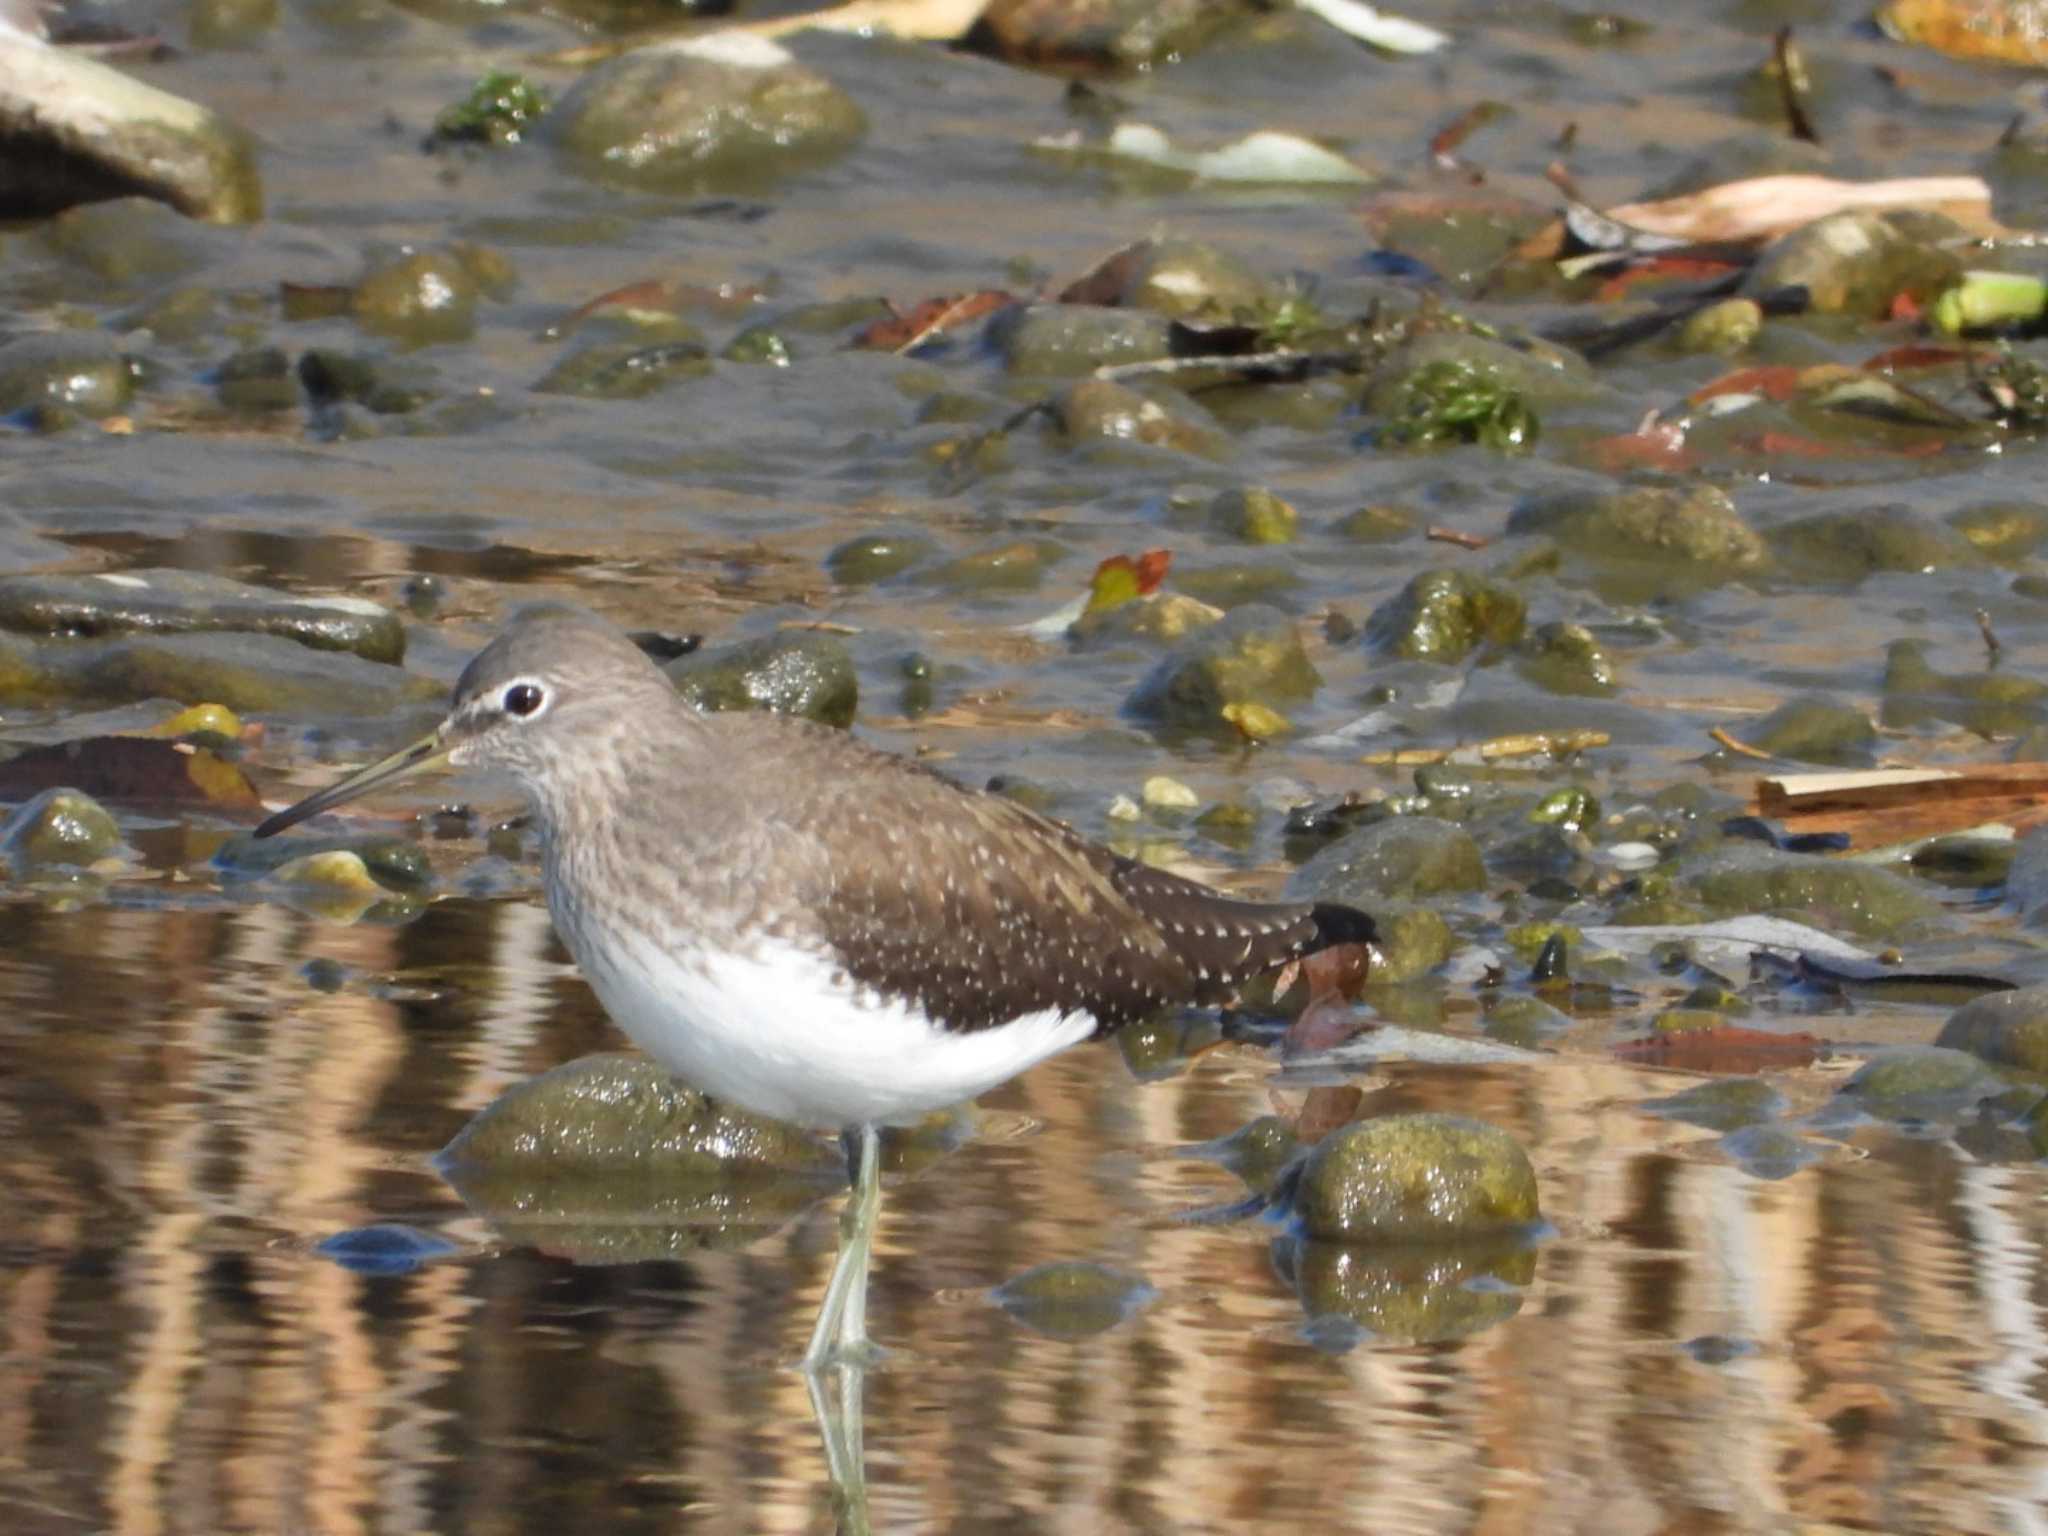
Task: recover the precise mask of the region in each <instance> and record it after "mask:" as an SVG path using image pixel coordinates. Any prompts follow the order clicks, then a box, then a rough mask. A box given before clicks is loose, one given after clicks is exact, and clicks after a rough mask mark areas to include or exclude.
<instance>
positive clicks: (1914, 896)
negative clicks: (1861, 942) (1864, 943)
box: [1691, 848, 1941, 938]
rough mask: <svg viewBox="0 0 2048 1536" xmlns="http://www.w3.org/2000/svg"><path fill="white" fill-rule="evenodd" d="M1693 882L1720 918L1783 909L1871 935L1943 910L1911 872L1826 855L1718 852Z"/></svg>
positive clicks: (1877, 935)
mask: <svg viewBox="0 0 2048 1536" xmlns="http://www.w3.org/2000/svg"><path fill="white" fill-rule="evenodd" d="M1691 880H1692V886H1693V890H1694V891H1695V892H1696V893H1697V895H1698V896H1699V899H1700V900H1702V901H1704V902H1705V903H1706V904H1707V906H1708V907H1709V909H1710V910H1711V911H1712V912H1713V913H1714V915H1715V916H1717V917H1734V916H1742V915H1746V914H1748V913H1752V912H1769V913H1777V914H1779V915H1783V916H1795V917H1799V918H1801V919H1803V920H1804V921H1807V922H1812V923H1815V924H1817V925H1818V926H1821V927H1824V928H1828V929H1832V930H1834V931H1837V932H1848V933H1853V934H1857V935H1860V936H1862V937H1865V938H1891V937H1893V936H1895V935H1897V934H1899V933H1900V932H1901V931H1902V930H1904V929H1905V928H1906V927H1907V926H1908V925H1909V924H1913V923H1923V922H1932V921H1934V920H1935V919H1937V918H1939V916H1940V915H1941V909H1940V907H1939V905H1938V904H1937V903H1936V902H1935V901H1933V900H1932V899H1931V898H1930V897H1928V896H1926V895H1923V894H1922V893H1921V891H1920V889H1919V888H1918V887H1917V886H1916V885H1914V883H1913V882H1912V881H1910V880H1908V879H1907V878H1906V877H1905V876H1903V875H1897V874H1894V873H1892V871H1890V870H1888V869H1881V868H1879V867H1878V866H1877V865H1874V864H1859V863H1850V862H1847V861H1843V860H1837V859H1829V858H1826V857H1824V856H1821V855H1818V854H1813V855H1808V854H1793V853H1781V852H1778V851H1776V850H1774V849H1754V850H1752V849H1747V848H1739V849H1735V850H1732V851H1730V852H1727V853H1723V854H1720V855H1718V856H1716V859H1715V860H1714V862H1713V863H1712V864H1711V865H1710V866H1709V867H1708V868H1707V869H1705V870H1703V871H1700V872H1698V873H1695V874H1694V875H1692V877H1691Z"/></svg>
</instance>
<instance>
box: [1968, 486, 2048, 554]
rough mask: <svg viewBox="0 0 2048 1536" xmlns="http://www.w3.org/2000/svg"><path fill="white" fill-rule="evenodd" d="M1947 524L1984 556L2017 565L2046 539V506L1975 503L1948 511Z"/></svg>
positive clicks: (1988, 502)
mask: <svg viewBox="0 0 2048 1536" xmlns="http://www.w3.org/2000/svg"><path fill="white" fill-rule="evenodd" d="M1948 525H1949V527H1951V528H1953V529H1955V530H1956V532H1958V533H1960V534H1961V535H1962V536H1963V537H1964V538H1966V539H1968V540H1969V541H1970V543H1971V544H1972V545H1974V546H1975V547H1976V550H1977V553H1979V554H1980V555H1983V556H1984V557H1985V558H1986V559H1989V560H1996V561H1998V562H2000V563H2001V564H2017V563H2019V562H2020V561H2022V560H2025V559H2026V558H2027V557H2028V556H2029V555H2031V554H2033V553H2035V552H2036V551H2037V550H2039V549H2040V547H2041V544H2042V542H2043V541H2044V540H2048V506H2044V505H2042V504H2041V503H2040V502H2034V501H1986V502H1979V503H1977V504H1976V505H1974V506H1968V507H1959V508H1957V509H1956V510H1955V511H1954V512H1951V513H1950V514H1949V515H1948Z"/></svg>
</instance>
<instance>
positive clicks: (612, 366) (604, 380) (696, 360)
mask: <svg viewBox="0 0 2048 1536" xmlns="http://www.w3.org/2000/svg"><path fill="white" fill-rule="evenodd" d="M709 372H711V355H710V353H709V352H708V351H707V350H706V349H705V347H704V344H703V343H702V342H700V341H690V340H678V341H661V342H655V343H653V344H651V345H649V344H644V343H640V342H631V341H603V342H598V343H596V344H594V345H592V346H588V347H584V348H581V349H580V350H578V351H575V352H572V353H570V354H569V355H568V356H567V357H565V358H563V359H562V360H561V361H560V362H558V363H556V364H555V366H554V367H552V368H550V369H549V370H548V371H547V372H546V373H545V374H544V375H542V377H541V378H540V379H539V381H538V382H536V383H535V384H534V386H533V387H534V389H535V391H536V392H537V393H540V394H543V395H575V396H577V397H578V398H580V399H584V400H638V399H641V398H643V397H645V396H647V395H651V394H653V393H655V391H657V390H660V389H663V388H665V387H667V386H668V385H670V384H673V383H674V382H675V381H676V380H678V379H696V378H702V377H703V376H704V375H706V374H708V373H709Z"/></svg>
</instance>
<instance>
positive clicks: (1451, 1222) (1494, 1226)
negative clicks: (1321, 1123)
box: [1295, 1114, 1541, 1243]
mask: <svg viewBox="0 0 2048 1536" xmlns="http://www.w3.org/2000/svg"><path fill="white" fill-rule="evenodd" d="M1295 1214H1296V1215H1297V1216H1298V1217H1299V1218H1300V1221H1301V1224H1302V1229H1303V1231H1304V1232H1306V1233H1307V1235H1308V1236H1310V1237H1311V1238H1317V1239H1321V1240H1323V1241H1334V1242H1350V1243H1365V1242H1369V1243H1413V1242H1441V1241H1445V1240H1449V1239H1455V1238H1476V1237H1483V1236H1490V1235H1498V1234H1500V1233H1501V1232H1502V1231H1503V1230H1504V1229H1509V1228H1514V1229H1520V1228H1524V1227H1526V1226H1528V1225H1529V1224H1530V1223H1532V1222H1535V1221H1536V1220H1538V1219H1539V1217H1540V1215H1541V1212H1540V1211H1539V1209H1538V1206H1537V1194H1536V1171H1535V1169H1534V1168H1533V1167H1531V1166H1530V1163H1529V1154H1528V1153H1527V1152H1525V1151H1523V1150H1522V1146H1521V1143H1520V1142H1518V1141H1516V1140H1515V1138H1514V1137H1512V1136H1510V1135H1509V1134H1508V1133H1507V1132H1506V1131H1503V1130H1501V1129H1499V1128H1498V1127H1496V1126H1491V1125H1487V1124H1485V1123H1484V1122H1483V1121H1479V1120H1471V1119H1467V1118H1465V1117H1464V1116H1461V1115H1442V1114H1411V1115H1383V1116H1380V1117H1379V1118H1377V1119H1372V1120H1361V1121H1357V1122H1354V1123H1353V1124H1350V1125H1347V1126H1344V1127H1343V1128H1341V1129H1339V1130H1336V1131H1333V1132H1331V1133H1330V1134H1329V1135H1328V1136H1326V1137H1324V1138H1323V1140H1322V1141H1320V1142H1319V1143H1317V1145H1316V1147H1315V1150H1314V1151H1312V1152H1311V1153H1309V1156H1308V1160H1307V1162H1306V1163H1304V1164H1303V1166H1302V1171H1301V1181H1300V1185H1299V1188H1298V1189H1297V1191H1296V1194H1295Z"/></svg>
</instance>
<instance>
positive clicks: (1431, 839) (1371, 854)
mask: <svg viewBox="0 0 2048 1536" xmlns="http://www.w3.org/2000/svg"><path fill="white" fill-rule="evenodd" d="M1485 884H1486V865H1485V862H1484V860H1482V859H1481V857H1480V854H1479V844H1478V843H1477V842H1475V841H1474V840H1473V837H1472V834H1471V833H1469V832H1467V831H1466V830H1465V829H1464V828H1463V827H1459V826H1454V825H1453V824H1451V823H1450V822H1448V821H1441V820H1439V819H1438V818H1436V817H1434V816H1395V817H1391V818H1389V819H1388V820H1385V821H1381V822H1376V823H1374V824H1372V825H1371V826H1365V827H1360V828H1358V829H1357V830H1356V831H1353V832H1347V833H1346V834H1345V835H1344V836H1342V837H1340V838H1338V839H1337V841H1336V842H1334V843H1331V844H1330V845H1329V846H1328V847H1326V848H1324V849H1322V850H1320V851H1319V852H1318V853H1316V855H1315V856H1314V857H1313V858H1311V859H1310V860H1309V861H1308V862H1307V863H1306V864H1303V865H1302V866H1301V868H1299V869H1298V870H1296V871H1295V872H1294V875H1293V877H1292V878H1291V879H1290V880H1289V881H1288V890H1289V892H1290V893H1291V894H1293V895H1295V896H1297V897H1302V898H1313V899H1314V900H1317V901H1341V902H1345V903H1348V904H1350V905H1353V906H1360V907H1366V908H1371V907H1372V906H1373V905H1374V904H1375V903H1376V902H1378V901H1380V900H1383V899H1385V898H1388V897H1399V898H1408V899H1417V898H1424V897H1432V896H1447V895H1455V894H1460V893H1463V892H1467V891H1477V890H1480V889H1482V888H1483V887H1484V886H1485Z"/></svg>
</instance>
